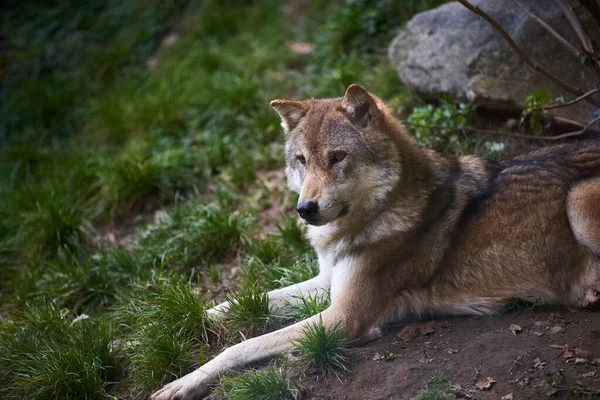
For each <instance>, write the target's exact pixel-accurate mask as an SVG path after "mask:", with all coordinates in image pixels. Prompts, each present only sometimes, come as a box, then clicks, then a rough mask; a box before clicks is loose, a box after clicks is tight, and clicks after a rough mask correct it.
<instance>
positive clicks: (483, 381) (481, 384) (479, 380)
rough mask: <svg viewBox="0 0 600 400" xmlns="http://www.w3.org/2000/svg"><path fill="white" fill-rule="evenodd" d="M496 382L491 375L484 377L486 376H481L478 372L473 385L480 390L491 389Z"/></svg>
mask: <svg viewBox="0 0 600 400" xmlns="http://www.w3.org/2000/svg"><path fill="white" fill-rule="evenodd" d="M494 383H496V381H495V380H494V378H491V377H489V376H488V377H487V378H484V377H482V376H480V375H479V374H477V376H476V377H475V382H473V385H474V386H475V387H476V388H477V389H479V390H490V388H491V387H492V385H493V384H494Z"/></svg>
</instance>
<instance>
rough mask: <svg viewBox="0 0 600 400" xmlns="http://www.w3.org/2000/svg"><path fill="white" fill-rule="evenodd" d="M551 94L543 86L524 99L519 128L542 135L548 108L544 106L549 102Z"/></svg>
mask: <svg viewBox="0 0 600 400" xmlns="http://www.w3.org/2000/svg"><path fill="white" fill-rule="evenodd" d="M549 99H550V96H549V95H548V89H546V88H541V89H540V90H537V91H535V92H533V93H531V94H530V95H529V96H527V97H526V98H525V100H523V112H522V113H521V118H520V119H519V129H521V130H525V131H528V132H531V133H533V134H535V135H540V134H541V133H542V132H543V130H544V121H545V116H546V110H544V109H543V106H544V105H545V104H546V103H547V102H548V100H549Z"/></svg>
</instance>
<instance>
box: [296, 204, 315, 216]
mask: <svg viewBox="0 0 600 400" xmlns="http://www.w3.org/2000/svg"><path fill="white" fill-rule="evenodd" d="M296 211H298V215H299V216H300V218H303V219H306V220H310V219H311V218H313V217H314V216H315V215H317V213H318V212H319V205H318V204H317V203H316V202H315V201H299V202H298V205H297V206H296Z"/></svg>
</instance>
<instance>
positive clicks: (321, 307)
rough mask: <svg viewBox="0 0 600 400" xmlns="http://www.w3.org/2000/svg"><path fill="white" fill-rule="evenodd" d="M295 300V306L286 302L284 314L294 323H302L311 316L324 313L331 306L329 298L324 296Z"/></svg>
mask: <svg viewBox="0 0 600 400" xmlns="http://www.w3.org/2000/svg"><path fill="white" fill-rule="evenodd" d="M295 298H296V299H297V300H298V302H296V303H295V304H292V303H290V302H286V305H285V309H286V314H287V315H289V316H290V317H291V318H292V319H293V320H294V321H302V320H305V319H307V318H309V317H312V316H313V315H317V314H319V313H321V312H323V311H325V310H326V309H327V308H328V307H329V305H330V304H331V301H330V300H329V296H328V295H326V294H315V295H308V296H297V297H295Z"/></svg>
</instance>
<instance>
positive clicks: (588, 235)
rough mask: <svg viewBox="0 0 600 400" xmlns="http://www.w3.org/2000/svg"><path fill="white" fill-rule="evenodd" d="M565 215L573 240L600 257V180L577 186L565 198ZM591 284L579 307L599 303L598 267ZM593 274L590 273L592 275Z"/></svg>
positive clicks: (599, 271)
mask: <svg viewBox="0 0 600 400" xmlns="http://www.w3.org/2000/svg"><path fill="white" fill-rule="evenodd" d="M567 215H568V218H569V225H570V226H571V230H572V232H573V236H574V237H575V240H576V241H577V242H578V243H579V244H581V245H582V246H583V247H585V248H586V249H588V250H589V251H591V252H592V253H594V254H595V256H596V257H597V256H600V178H595V179H590V180H587V181H583V182H581V183H579V184H577V185H576V186H575V187H574V188H573V189H571V191H570V192H569V194H568V196H567ZM594 270H596V271H597V272H595V275H596V276H592V277H590V279H591V280H592V282H594V281H596V283H594V284H592V285H591V286H590V287H588V288H586V289H585V292H584V293H583V297H580V299H581V300H580V301H579V305H580V306H582V307H587V306H589V305H592V304H597V303H598V302H599V301H600V267H596V268H595V269H594V268H592V271H594ZM593 273H594V272H592V274H593Z"/></svg>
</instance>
